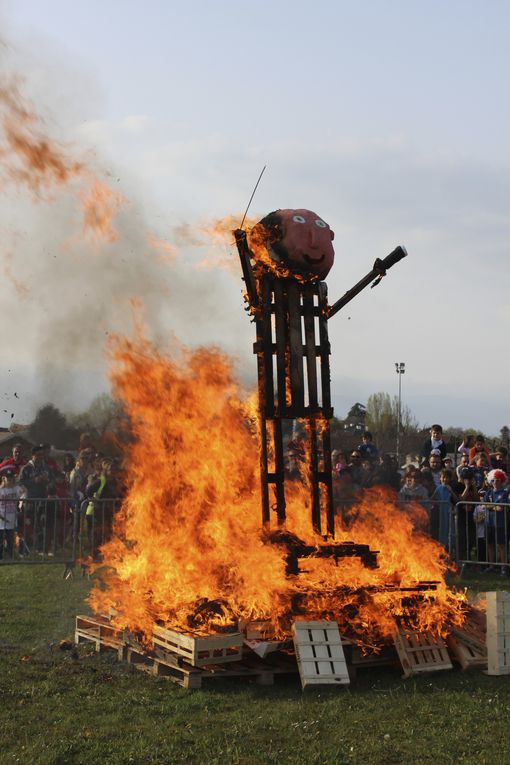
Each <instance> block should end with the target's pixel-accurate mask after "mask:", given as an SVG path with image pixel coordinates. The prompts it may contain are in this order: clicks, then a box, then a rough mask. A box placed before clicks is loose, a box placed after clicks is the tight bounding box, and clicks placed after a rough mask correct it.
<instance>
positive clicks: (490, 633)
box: [487, 591, 510, 675]
mask: <svg viewBox="0 0 510 765" xmlns="http://www.w3.org/2000/svg"><path fill="white" fill-rule="evenodd" d="M487 674H488V675H510V592H501V591H500V592H488V593H487Z"/></svg>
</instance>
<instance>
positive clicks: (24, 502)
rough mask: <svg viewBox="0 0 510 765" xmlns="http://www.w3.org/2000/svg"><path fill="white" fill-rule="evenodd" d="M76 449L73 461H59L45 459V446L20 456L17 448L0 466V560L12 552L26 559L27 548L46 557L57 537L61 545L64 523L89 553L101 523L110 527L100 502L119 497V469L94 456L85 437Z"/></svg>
mask: <svg viewBox="0 0 510 765" xmlns="http://www.w3.org/2000/svg"><path fill="white" fill-rule="evenodd" d="M80 447H81V448H80V449H79V451H78V452H77V455H76V457H75V456H74V455H73V454H72V453H66V454H65V455H63V456H62V458H61V459H60V460H59V459H55V458H54V457H52V456H51V447H50V444H38V445H35V446H33V447H32V448H31V450H30V454H25V453H24V450H23V446H22V444H20V443H17V444H15V445H14V446H13V447H12V453H11V456H10V457H7V458H5V459H4V460H2V461H1V462H0V559H1V558H2V557H3V556H4V554H6V556H7V557H8V558H12V557H13V556H14V554H15V552H17V553H18V554H19V555H22V556H23V555H28V554H29V552H30V549H31V548H32V549H33V550H34V551H35V552H39V553H41V554H44V555H49V556H51V555H52V554H53V553H52V550H53V549H55V543H56V542H57V536H60V539H59V540H58V541H59V543H61V544H63V543H64V542H65V539H64V536H65V531H64V529H65V528H66V522H67V527H68V528H71V529H74V531H75V532H76V531H79V529H80V524H82V525H83V526H84V527H85V528H86V531H87V534H88V538H89V541H90V545H91V546H92V547H96V546H97V545H96V540H95V537H97V536H98V534H97V532H98V531H99V525H101V527H102V528H101V537H104V536H105V528H104V526H105V522H107V523H111V513H109V517H108V518H107V519H106V521H105V513H104V507H105V504H106V503H105V501H106V500H114V499H116V498H118V497H120V496H121V494H122V491H123V486H122V477H121V470H120V465H119V463H118V462H117V461H116V460H114V459H112V458H110V457H107V456H106V455H105V454H102V453H99V452H97V451H96V449H95V448H94V445H93V444H92V443H90V439H89V438H88V437H87V434H83V436H82V437H81V439H80ZM98 507H101V510H102V513H101V519H100V524H99V521H98ZM70 519H73V523H69V522H68V521H69V520H70Z"/></svg>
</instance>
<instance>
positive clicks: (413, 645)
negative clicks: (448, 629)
mask: <svg viewBox="0 0 510 765" xmlns="http://www.w3.org/2000/svg"><path fill="white" fill-rule="evenodd" d="M393 642H394V644H395V648H396V649H397V654H398V657H399V659H400V663H401V665H402V669H403V670H404V677H411V675H420V674H423V673H425V672H438V671H440V670H444V669H452V663H451V661H450V657H449V655H448V651H447V648H446V644H445V642H444V640H442V638H440V637H438V636H437V635H432V634H431V633H430V632H412V631H411V630H407V629H404V628H403V627H397V629H396V631H395V633H394V636H393Z"/></svg>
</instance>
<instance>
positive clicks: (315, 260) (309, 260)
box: [303, 253, 326, 263]
mask: <svg viewBox="0 0 510 765" xmlns="http://www.w3.org/2000/svg"><path fill="white" fill-rule="evenodd" d="M303 257H304V259H305V260H306V262H307V263H322V261H323V260H324V258H325V257H326V256H325V254H324V253H322V255H319V257H318V258H312V256H311V255H303Z"/></svg>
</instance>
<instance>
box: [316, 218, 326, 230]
mask: <svg viewBox="0 0 510 765" xmlns="http://www.w3.org/2000/svg"><path fill="white" fill-rule="evenodd" d="M315 225H316V226H318V227H319V228H327V227H328V224H327V223H324V221H323V220H321V219H320V218H317V220H316V221H315Z"/></svg>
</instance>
